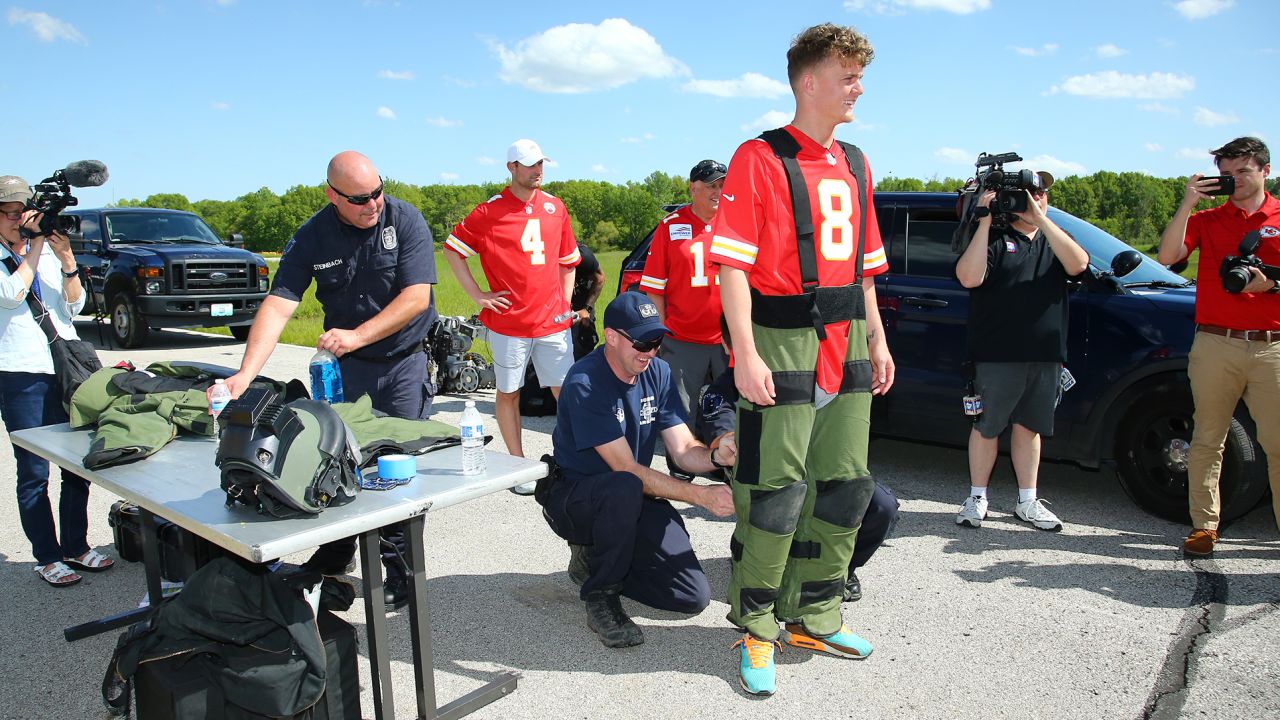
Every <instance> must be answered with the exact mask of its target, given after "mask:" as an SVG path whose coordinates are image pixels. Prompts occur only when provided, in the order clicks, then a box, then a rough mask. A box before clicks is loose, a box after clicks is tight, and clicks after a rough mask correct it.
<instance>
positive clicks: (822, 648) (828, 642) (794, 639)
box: [782, 623, 871, 660]
mask: <svg viewBox="0 0 1280 720" xmlns="http://www.w3.org/2000/svg"><path fill="white" fill-rule="evenodd" d="M782 640H783V642H785V643H786V644H788V645H791V646H793V647H798V648H804V649H806V650H813V651H816V652H824V653H830V654H832V655H836V656H838V657H846V658H854V659H857V660H861V659H862V658H865V657H866V656H868V655H870V654H871V643H869V642H867V641H866V640H863V639H862V638H860V637H858V636H857V635H855V634H853V631H852V630H850V629H849V628H848V627H846V626H844V625H841V626H840V630H839V631H838V632H836V633H835V634H834V635H828V636H827V637H822V638H820V637H815V636H814V635H811V634H810V633H809V631H807V630H805V629H804V626H803V625H801V624H799V623H788V624H787V625H786V626H784V627H783V629H782Z"/></svg>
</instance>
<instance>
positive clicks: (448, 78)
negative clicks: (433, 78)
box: [444, 75, 476, 88]
mask: <svg viewBox="0 0 1280 720" xmlns="http://www.w3.org/2000/svg"><path fill="white" fill-rule="evenodd" d="M444 81H445V82H447V83H449V84H451V85H457V86H458V87H463V88H473V87H475V86H476V84H475V83H473V82H471V81H470V80H463V79H462V78H456V77H454V76H452V75H445V76H444Z"/></svg>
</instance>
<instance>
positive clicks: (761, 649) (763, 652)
mask: <svg viewBox="0 0 1280 720" xmlns="http://www.w3.org/2000/svg"><path fill="white" fill-rule="evenodd" d="M775 645H776V646H777V648H778V652H782V643H780V642H778V641H777V640H774V641H772V642H770V641H768V640H757V639H756V637H755V636H754V635H752V634H751V633H746V634H744V635H743V636H742V639H741V640H739V641H738V642H736V643H734V644H732V645H730V646H729V649H730V650H732V649H733V648H736V647H742V646H746V648H747V659H748V661H749V662H750V663H751V667H753V668H762V667H768V665H769V661H771V660H772V659H773V648H774V646H775Z"/></svg>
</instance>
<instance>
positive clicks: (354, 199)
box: [325, 177, 383, 205]
mask: <svg viewBox="0 0 1280 720" xmlns="http://www.w3.org/2000/svg"><path fill="white" fill-rule="evenodd" d="M325 182H327V183H329V187H330V188H333V191H334V192H336V193H338V194H339V195H341V196H342V197H344V198H346V200H347V202H349V203H351V204H352V205H367V204H368V203H369V201H370V200H377V199H378V198H380V197H382V186H383V182H382V178H381V177H379V178H378V187H376V188H374V189H373V192H370V193H365V194H363V195H348V194H346V193H344V192H342V191H341V190H339V189H338V188H336V187H333V183H331V182H329V181H328V180H325Z"/></svg>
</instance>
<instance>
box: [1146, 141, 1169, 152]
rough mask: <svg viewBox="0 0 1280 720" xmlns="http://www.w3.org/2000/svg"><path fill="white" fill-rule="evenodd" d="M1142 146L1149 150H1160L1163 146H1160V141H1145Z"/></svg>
mask: <svg viewBox="0 0 1280 720" xmlns="http://www.w3.org/2000/svg"><path fill="white" fill-rule="evenodd" d="M1142 147H1144V148H1146V149H1147V150H1148V151H1149V152H1160V151H1161V150H1164V148H1162V147H1160V143H1147V144H1145V145H1143V146H1142Z"/></svg>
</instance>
